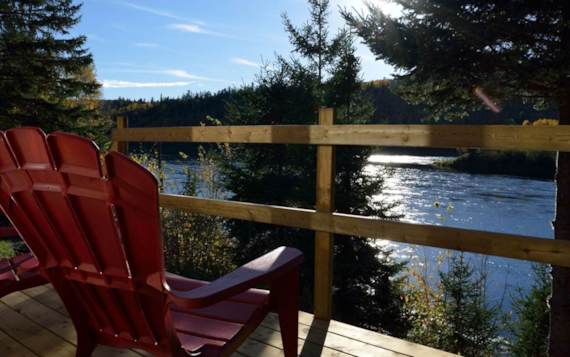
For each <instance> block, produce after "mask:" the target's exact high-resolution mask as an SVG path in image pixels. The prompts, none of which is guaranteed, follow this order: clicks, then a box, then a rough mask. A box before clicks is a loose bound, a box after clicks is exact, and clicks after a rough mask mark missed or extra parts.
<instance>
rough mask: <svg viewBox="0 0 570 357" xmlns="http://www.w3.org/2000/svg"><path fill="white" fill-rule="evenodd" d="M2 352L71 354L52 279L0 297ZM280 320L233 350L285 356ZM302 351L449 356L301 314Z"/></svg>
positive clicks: (342, 356) (102, 352)
mask: <svg viewBox="0 0 570 357" xmlns="http://www.w3.org/2000/svg"><path fill="white" fill-rule="evenodd" d="M0 314H1V316H2V318H1V319H0V355H1V356H24V357H27V356H46V357H47V356H50V357H51V356H58V357H59V356H74V355H75V343H76V342H75V341H76V334H75V330H74V328H73V324H72V323H71V321H70V320H69V317H68V314H67V311H66V310H65V307H64V306H63V304H62V302H61V300H60V299H59V297H58V295H57V293H56V292H55V291H54V290H53V289H52V288H51V286H50V285H46V286H41V287H37V288H33V289H28V290H25V291H23V292H17V293H13V294H10V295H8V296H5V297H4V298H2V299H1V300H0ZM282 348H283V346H282V343H281V335H280V332H279V323H278V321H277V317H276V316H275V315H272V314H271V315H269V316H268V317H267V318H266V319H265V320H264V321H263V322H262V324H261V326H260V327H259V328H258V329H257V330H256V331H255V332H254V333H253V334H252V335H251V336H250V338H249V339H248V340H246V341H245V343H244V344H243V345H242V346H241V347H240V348H239V349H238V351H237V352H236V354H235V355H236V356H268V357H272V356H283V351H282ZM299 353H300V354H301V355H302V356H339V357H348V356H394V357H399V356H428V357H429V356H449V355H450V354H447V353H445V352H443V351H438V350H435V349H432V348H428V347H425V346H421V345H417V344H414V343H410V342H406V341H403V340H400V339H397V338H393V337H389V336H385V335H382V334H378V333H375V332H373V331H368V330H364V329H361V328H358V327H355V326H351V325H348V324H345V323H342V322H338V321H331V322H330V323H326V322H324V321H320V320H315V319H314V318H313V315H311V314H308V313H304V312H301V313H300V314H299ZM141 355H143V356H144V355H147V354H146V353H144V352H142V351H132V350H119V349H114V348H109V347H105V346H99V347H98V348H97V350H96V351H95V353H94V356H101V357H103V356H122V357H139V356H141Z"/></svg>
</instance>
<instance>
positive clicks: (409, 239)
mask: <svg viewBox="0 0 570 357" xmlns="http://www.w3.org/2000/svg"><path fill="white" fill-rule="evenodd" d="M160 205H161V206H162V207H164V208H173V209H183V210H186V211H189V212H192V213H197V214H204V215H212V216H220V217H224V218H231V219H239V220H244V221H251V222H257V223H268V224H275V225H280V226H287V227H294V228H303V229H310V230H314V231H321V232H329V233H335V234H342V235H350V236H359V237H364V238H372V239H386V240H391V241H395V242H402V243H409V244H419V245H425V246H430V247H437V248H444V249H452V250H460V251H465V252H471V253H480V254H487V255H495V256H501V257H505V258H513V259H522V260H531V261H536V262H542V263H549V264H554V265H559V266H565V267H570V241H560V240H553V239H545V238H537V237H531V236H523V235H515V234H506V233H495V232H486V231H476V230H468V229H462V228H451V227H443V226H435V225H427V224H418V223H406V222H402V221H396V220H388V219H381V218H376V217H366V216H358V215H351V214H343V213H322V212H317V211H315V210H312V209H303V208H292V207H284V206H273V205H264V204H257V203H250V202H239V201H226V200H213V199H207V198H201V197H194V196H182V195H173V194H161V195H160Z"/></svg>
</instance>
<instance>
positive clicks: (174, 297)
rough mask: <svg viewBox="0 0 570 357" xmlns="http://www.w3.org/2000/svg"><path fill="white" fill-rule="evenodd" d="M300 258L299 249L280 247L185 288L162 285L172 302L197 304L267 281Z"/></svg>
mask: <svg viewBox="0 0 570 357" xmlns="http://www.w3.org/2000/svg"><path fill="white" fill-rule="evenodd" d="M302 261H303V253H301V252H300V251H299V250H298V249H295V248H289V247H279V248H277V249H275V250H273V251H271V252H269V253H267V254H265V255H264V256H261V257H259V258H257V259H255V260H252V261H250V262H249V263H247V264H245V265H243V266H241V267H240V268H238V269H236V270H234V271H233V272H231V273H229V274H226V275H224V276H223V277H221V278H219V279H217V280H214V281H213V282H211V283H209V284H207V285H203V286H201V287H198V288H195V289H192V290H187V291H179V290H174V289H172V288H171V287H170V286H168V284H166V286H165V288H166V290H167V291H168V292H169V299H170V301H171V302H173V303H174V304H175V305H179V306H181V307H188V308H200V307H205V306H209V305H212V304H215V303H217V302H220V301H222V300H226V299H227V298H229V297H232V296H235V295H237V294H239V293H242V292H244V291H246V290H248V289H250V288H253V287H255V286H257V285H258V284H261V283H266V282H270V281H272V280H274V279H276V278H278V277H280V276H281V275H283V274H285V273H287V272H289V271H291V270H292V269H294V268H296V267H298V266H299V265H300V264H301V263H302Z"/></svg>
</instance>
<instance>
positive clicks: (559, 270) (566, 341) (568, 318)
mask: <svg viewBox="0 0 570 357" xmlns="http://www.w3.org/2000/svg"><path fill="white" fill-rule="evenodd" d="M559 106H560V124H561V125H570V92H568V91H566V92H565V93H564V94H563V95H562V96H561V97H560V102H559ZM556 184H557V191H556V218H555V220H554V238H555V239H563V240H570V153H569V152H560V153H558V164H557V169H556ZM569 259H570V258H569ZM548 352H549V354H550V356H552V357H567V356H570V268H564V267H559V266H552V295H551V297H550V338H549V348H548Z"/></svg>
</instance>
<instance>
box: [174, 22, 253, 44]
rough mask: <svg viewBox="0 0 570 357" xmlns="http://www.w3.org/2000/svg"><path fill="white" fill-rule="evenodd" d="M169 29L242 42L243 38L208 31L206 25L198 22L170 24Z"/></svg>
mask: <svg viewBox="0 0 570 357" xmlns="http://www.w3.org/2000/svg"><path fill="white" fill-rule="evenodd" d="M168 27H169V28H171V29H173V30H178V31H182V32H188V33H196V34H201V35H209V36H217V37H224V38H230V39H234V40H242V38H239V37H237V36H232V35H228V34H226V33H222V32H216V31H211V30H208V29H206V28H204V23H201V22H196V21H194V22H192V23H179V24H170V25H169V26H168Z"/></svg>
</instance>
